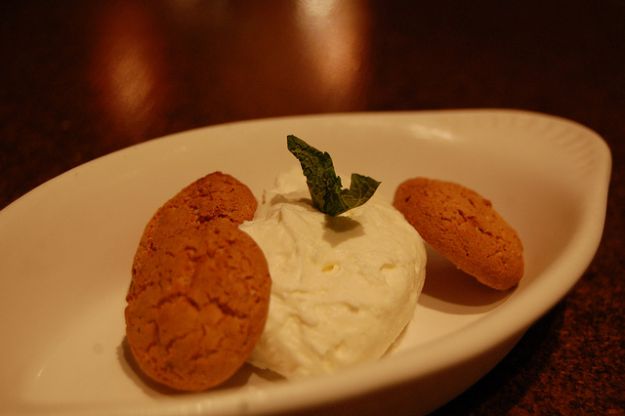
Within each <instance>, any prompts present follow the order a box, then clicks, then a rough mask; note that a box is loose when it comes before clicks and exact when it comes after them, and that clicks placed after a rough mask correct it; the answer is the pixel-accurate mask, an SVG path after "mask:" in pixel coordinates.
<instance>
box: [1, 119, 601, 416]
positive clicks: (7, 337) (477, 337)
mask: <svg viewBox="0 0 625 416" xmlns="http://www.w3.org/2000/svg"><path fill="white" fill-rule="evenodd" d="M287 134H295V135H297V136H299V137H301V138H303V139H305V140H306V141H308V142H309V143H311V144H312V145H313V146H315V147H317V148H320V149H322V150H326V151H328V152H329V153H330V154H331V155H332V156H333V159H334V162H335V166H337V169H338V170H340V171H343V172H358V173H362V174H366V175H369V176H372V177H374V178H376V179H378V180H381V181H382V183H383V184H382V186H381V187H380V189H379V191H378V192H380V193H381V194H382V196H384V197H387V198H388V200H389V201H390V200H391V198H392V195H393V192H394V190H395V187H396V186H397V185H398V184H399V183H400V182H401V181H403V180H405V179H407V178H410V177H415V176H429V177H434V178H439V179H445V180H452V181H456V182H459V183H462V184H464V185H466V186H468V187H471V188H473V189H475V190H477V191H478V192H480V193H481V194H483V195H484V196H486V197H488V198H489V199H491V201H492V202H493V204H494V206H495V208H496V209H497V210H498V211H499V212H500V213H501V214H502V215H503V216H504V217H505V218H506V219H507V220H508V222H510V223H511V224H512V225H513V226H514V227H515V228H516V229H517V231H518V232H519V234H520V236H521V239H522V240H523V242H524V246H525V260H526V272H525V277H524V279H523V281H522V283H521V284H520V286H519V287H518V288H517V289H515V290H514V291H512V292H510V293H505V294H501V293H496V292H493V291H490V290H488V289H485V288H482V287H481V286H479V285H478V284H477V283H474V282H473V280H471V279H469V278H468V277H467V276H465V275H463V274H462V273H460V272H458V271H457V270H455V269H454V268H453V267H451V266H450V265H449V263H447V262H446V261H445V260H442V259H440V258H439V257H438V256H437V255H436V254H435V253H430V257H429V258H428V262H429V264H428V270H427V273H428V276H427V278H426V285H425V289H424V292H423V294H422V296H421V298H420V301H419V305H418V307H417V310H416V312H415V316H414V319H413V321H412V322H411V324H410V325H409V327H408V328H407V330H406V331H405V333H404V334H403V335H402V337H401V338H400V340H399V341H398V343H397V345H396V346H395V348H394V349H393V350H392V351H390V353H389V354H388V355H387V356H385V357H384V358H383V359H381V360H379V361H377V362H372V363H366V364H362V365H359V366H355V367H353V368H349V369H345V370H343V371H340V372H337V373H336V374H333V375H331V376H323V377H314V378H309V379H304V380H298V381H284V380H275V379H272V377H268V376H267V375H265V374H263V373H260V372H255V371H253V370H251V369H249V368H245V369H243V370H242V371H241V372H240V373H239V374H238V375H237V376H236V377H235V378H234V379H233V380H232V381H231V382H229V383H228V384H227V385H226V386H224V387H222V388H219V389H217V390H214V391H208V392H205V393H200V394H183V395H172V394H167V393H165V392H163V391H162V390H160V389H158V388H156V387H154V386H153V385H151V384H150V383H149V382H146V381H145V380H143V379H142V378H141V377H140V376H138V375H137V373H136V372H135V371H134V370H133V369H132V368H131V366H130V365H129V364H128V361H127V360H126V355H125V349H124V344H123V340H124V319H123V308H124V305H125V302H124V296H125V293H126V290H127V288H128V284H129V280H130V267H131V264H132V258H133V255H134V251H135V248H136V245H137V243H138V241H139V238H140V236H141V233H142V231H143V227H144V226H145V224H146V222H147V221H148V219H149V218H150V216H151V215H152V214H153V213H154V211H155V210H156V209H157V208H158V207H159V206H160V205H161V204H162V203H163V202H164V201H166V200H167V199H168V198H169V197H171V196H172V195H174V194H175V193H176V192H177V191H178V190H180V189H181V188H182V187H183V186H185V185H186V184H188V183H190V182H191V181H193V180H194V179H196V178H198V177H200V176H203V175H205V174H207V173H209V172H212V171H215V170H221V171H224V172H227V173H230V174H232V175H234V176H235V177H237V178H239V179H240V180H241V181H243V182H244V183H246V184H247V185H248V186H250V188H251V189H252V190H253V191H254V192H255V194H256V195H257V197H260V195H261V192H262V189H264V188H267V187H269V186H270V185H271V184H272V181H273V179H274V177H275V176H276V175H277V174H278V173H280V172H283V171H286V170H288V169H289V168H291V167H293V166H295V165H296V164H297V161H296V160H295V159H294V158H293V156H292V155H290V154H289V153H288V151H287V150H286V135H287ZM610 168H611V156H610V152H609V149H608V147H607V146H606V144H605V143H604V142H603V140H601V138H600V137H599V136H598V135H597V134H595V133H594V132H592V131H590V130H589V129H587V128H585V127H583V126H581V125H579V124H576V123H574V122H571V121H568V120H564V119H560V118H556V117H552V116H547V115H542V114H537V113H529V112H523V111H512V110H467V111H464V110H457V111H432V112H403V113H352V114H337V115H316V116H303V117H287V118H277V119H268V120H259V121H246V122H240V123H232V124H225V125H220V126H214V127H207V128H202V129H197V130H192V131H188V132H184V133H179V134H174V135H171V136H167V137H164V138H161V139H156V140H152V141H149V142H146V143H143V144H140V145H137V146H133V147H130V148H127V149H124V150H121V151H118V152H116V153H113V154H110V155H107V156H105V157H102V158H99V159H97V160H94V161H92V162H89V163H86V164H84V165H82V166H79V167H77V168H75V169H72V170H70V171H69V172H67V173H65V174H63V175H61V176H59V177H57V178H55V179H53V180H51V181H49V182H47V183H45V184H43V185H42V186H40V187H38V188H37V189H35V190H33V191H31V192H29V193H28V194H26V195H25V196H23V197H22V198H20V199H18V200H17V201H15V202H14V203H12V204H11V205H9V206H8V207H6V208H5V209H4V210H2V211H1V212H0V293H2V297H3V301H2V302H1V303H0V333H2V334H3V337H4V342H2V344H0V367H1V368H2V372H1V373H0V412H1V413H11V414H39V413H41V414H46V413H54V414H84V413H94V414H137V413H141V414H148V415H183V414H215V415H227V414H242V413H243V414H259V413H267V412H281V411H289V412H293V411H297V410H305V409H310V408H311V407H317V406H325V407H324V409H325V410H326V411H332V410H333V411H345V410H346V409H347V410H358V409H360V411H362V410H363V409H366V410H367V411H368V412H372V413H375V411H376V409H378V411H379V410H382V409H384V410H386V411H389V410H390V409H393V408H396V409H404V410H409V412H410V414H419V413H426V412H428V411H431V410H433V409H435V408H436V407H438V406H440V405H442V404H443V403H445V402H447V401H448V400H450V399H451V398H453V397H454V396H455V395H457V394H459V393H460V392H462V391H463V390H464V389H466V388H467V387H468V386H469V385H471V384H472V383H473V382H475V381H476V380H477V379H478V378H479V377H481V376H482V375H483V374H485V373H486V372H487V371H489V370H490V369H491V368H492V367H493V366H494V365H495V364H496V363H497V362H498V361H499V360H500V359H501V358H502V357H503V356H504V355H505V354H506V353H507V352H508V351H509V350H510V348H512V346H513V345H514V343H515V342H516V341H517V340H518V339H519V337H520V336H521V335H522V334H523V333H524V332H525V330H526V329H527V328H528V327H529V326H530V325H531V324H532V323H533V322H534V321H535V320H536V319H538V318H539V317H540V316H541V315H542V314H544V313H545V312H546V311H547V310H548V309H549V308H550V307H552V306H553V305H554V304H555V303H556V302H557V301H558V300H560V299H561V298H562V297H563V296H564V295H565V294H566V292H567V291H568V290H569V289H570V288H571V287H572V286H573V284H574V283H575V282H576V281H577V280H578V279H579V277H580V276H581V275H582V273H583V272H584V270H585V269H586V267H587V266H588V264H589V263H590V261H591V259H592V257H593V256H594V253H595V251H596V249H597V247H598V244H599V241H600V237H601V233H602V230H603V223H604V217H605V209H606V198H607V189H608V183H609V176H610ZM337 402H338V404H333V403H337ZM395 413H398V412H397V411H395Z"/></svg>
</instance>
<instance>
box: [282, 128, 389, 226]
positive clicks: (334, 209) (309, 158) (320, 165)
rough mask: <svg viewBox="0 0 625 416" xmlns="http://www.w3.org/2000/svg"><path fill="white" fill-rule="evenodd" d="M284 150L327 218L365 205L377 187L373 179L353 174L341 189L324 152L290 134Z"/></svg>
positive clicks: (330, 161) (313, 199)
mask: <svg viewBox="0 0 625 416" xmlns="http://www.w3.org/2000/svg"><path fill="white" fill-rule="evenodd" d="M287 148H288V149H289V151H290V152H291V153H292V154H293V156H295V157H296V158H297V159H298V160H299V161H300V164H301V165H302V170H303V172H304V176H306V184H307V185H308V190H309V191H310V196H311V198H312V203H313V206H314V207H315V208H317V209H318V210H319V211H321V212H323V213H325V214H328V215H330V216H333V217H335V216H337V215H339V214H342V213H343V212H345V211H348V210H350V209H352V208H355V207H357V206H360V205H362V204H364V203H365V202H367V201H368V200H369V198H371V196H373V194H374V193H375V191H376V189H378V186H379V185H380V182H378V181H376V180H375V179H373V178H370V177H368V176H364V175H359V174H357V173H352V176H351V184H350V186H349V189H347V188H343V186H342V184H341V178H340V177H338V176H337V175H336V172H335V171H334V165H333V163H332V158H331V157H330V155H329V154H328V153H327V152H321V151H319V150H317V149H315V148H314V147H312V146H310V145H309V144H308V143H306V142H305V141H304V140H302V139H300V138H298V137H296V136H293V135H292V134H290V135H288V136H287Z"/></svg>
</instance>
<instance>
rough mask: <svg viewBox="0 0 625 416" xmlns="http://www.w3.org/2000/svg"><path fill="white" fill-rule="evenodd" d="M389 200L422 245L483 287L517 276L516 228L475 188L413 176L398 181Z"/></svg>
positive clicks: (500, 285)
mask: <svg viewBox="0 0 625 416" xmlns="http://www.w3.org/2000/svg"><path fill="white" fill-rule="evenodd" d="M393 205H394V206H395V208H397V209H398V210H399V211H400V212H401V213H402V214H404V217H405V218H406V220H407V221H408V222H409V223H410V224H412V226H413V227H414V228H415V229H416V230H417V231H418V232H419V234H421V236H422V237H423V239H424V240H425V241H427V242H428V244H430V245H431V246H432V247H433V248H434V249H435V250H437V251H438V252H439V253H440V254H442V255H443V256H445V257H447V258H448V259H449V260H450V261H451V262H452V263H454V264H455V265H456V266H457V267H458V268H460V269H461V270H463V271H464V272H466V273H468V274H470V275H472V276H473V277H475V278H476V279H477V280H478V281H479V282H481V283H483V284H485V285H486V286H489V287H491V288H494V289H499V290H506V289H509V288H511V287H514V286H515V285H516V284H518V282H519V280H520V279H521V277H522V276H523V268H524V266H523V245H522V243H521V240H520V239H519V237H518V235H517V233H516V231H515V230H514V229H513V228H512V227H511V226H510V225H508V223H506V221H505V220H504V219H503V218H502V217H501V216H500V215H499V214H498V213H497V212H496V211H495V209H494V208H493V206H492V204H491V202H490V201H489V200H487V199H485V198H483V197H482V196H480V195H479V194H477V193H476V192H475V191H473V190H471V189H468V188H466V187H464V186H462V185H458V184H456V183H452V182H445V181H440V180H435V179H428V178H414V179H409V180H407V181H405V182H404V183H402V184H401V185H399V187H398V188H397V190H396V192H395V198H394V201H393Z"/></svg>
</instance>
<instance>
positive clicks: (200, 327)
mask: <svg viewBox="0 0 625 416" xmlns="http://www.w3.org/2000/svg"><path fill="white" fill-rule="evenodd" d="M211 175H212V176H211ZM211 175H208V176H207V177H204V178H202V179H200V180H199V181H196V182H194V183H193V184H191V185H189V186H188V187H186V188H185V189H183V190H182V191H181V192H180V193H178V194H177V195H176V196H175V197H174V198H172V199H171V200H169V201H167V203H165V205H163V207H161V208H160V209H159V210H158V211H157V212H156V214H155V215H154V216H153V217H152V219H151V220H150V222H149V223H148V225H147V226H146V229H145V231H144V234H143V236H142V239H141V242H140V244H139V247H138V249H137V252H136V254H135V258H134V263H133V269H132V281H131V285H130V288H129V290H128V294H127V297H126V300H127V303H128V304H127V307H126V310H125V318H126V336H127V339H128V345H129V346H130V350H131V352H132V354H133V357H134V358H135V360H136V362H137V364H138V365H139V367H140V368H141V369H142V371H143V372H144V373H145V374H147V375H148V376H149V377H150V378H152V379H154V380H155V381H157V382H159V383H161V384H164V385H166V386H169V387H171V388H174V389H176V390H184V391H199V390H205V389H207V388H210V387H214V386H216V385H218V384H220V383H221V382H223V381H225V380H226V379H228V378H229V377H230V376H231V375H232V374H234V373H235V372H236V371H237V370H238V369H239V368H240V367H241V365H243V363H244V362H245V361H246V360H247V358H248V356H249V355H250V354H251V352H252V350H253V348H254V346H255V344H256V342H257V341H258V338H259V337H260V335H261V333H262V330H263V328H264V324H265V320H266V318H267V312H268V306H269V293H270V286H271V280H270V277H269V270H268V266H267V262H266V260H265V257H264V254H263V252H262V251H261V249H260V248H259V247H258V245H257V244H256V243H255V242H254V240H253V239H252V238H251V237H249V236H248V235H247V234H246V233H244V232H243V231H241V230H239V228H238V223H240V222H242V221H243V220H244V219H251V217H252V216H253V213H254V210H255V208H256V205H255V204H256V201H255V199H254V198H253V196H252V194H251V192H249V190H247V188H246V187H245V185H243V184H241V183H239V182H238V181H236V179H234V178H232V177H230V176H228V175H223V174H220V173H216V174H211ZM217 182H222V183H219V184H218V183H217ZM224 195H225V196H224ZM241 195H243V197H241ZM250 197H251V200H253V208H252V209H250V208H249V207H247V208H246V207H243V205H244V204H249V203H250Z"/></svg>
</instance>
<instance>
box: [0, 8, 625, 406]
mask: <svg viewBox="0 0 625 416" xmlns="http://www.w3.org/2000/svg"><path fill="white" fill-rule="evenodd" d="M0 57H1V64H0V208H3V207H4V206H6V205H8V204H9V203H11V202H12V201H14V200H15V199H17V198H18V197H20V196H21V195H23V194H24V193H26V192H28V191H29V190H31V189H33V188H35V187H36V186H38V185H40V184H41V183H43V182H45V181H46V180H48V179H50V178H53V177H54V176H57V175H58V174H60V173H62V172H65V171H67V170H68V169H70V168H72V167H75V166H77V165H79V164H81V163H84V162H86V161H89V160H92V159H94V158H97V157H99V156H102V155H104V154H107V153H110V152H112V151H114V150H117V149H121V148H124V147H127V146H130V145H132V144H135V143H139V142H142V141H145V140H149V139H152V138H156V137H159V136H163V135H166V134H169V133H173V132H178V131H183V130H187V129H191V128H195V127H201V126H207V125H212V124H218V123H224V122H232V121H237V120H244V119H254V118H264V117H273V116H284V115H296V114H310V113H330V112H348V111H394V110H422V109H427V110H433V109H434V110H436V109H449V108H494V107H497V108H500V107H504V108H516V109H525V110H532V111H538V112H544V113H549V114H553V115H558V116H562V117H566V118H570V119H573V120H575V121H577V122H579V123H582V124H584V125H586V126H588V127H590V128H591V129H593V130H595V131H596V132H598V133H599V134H600V135H601V136H602V137H604V138H605V140H606V141H607V142H608V144H609V145H610V147H611V150H612V155H613V159H614V169H613V177H612V184H611V187H610V200H609V204H608V214H607V225H606V232H605V235H604V239H603V242H602V245H601V247H600V249H599V252H598V254H597V257H596V258H595V261H594V262H593V263H592V265H591V267H590V268H589V270H588V271H587V273H586V274H585V275H584V277H583V279H582V280H581V281H580V283H579V284H578V285H577V286H576V287H575V289H574V290H573V292H572V293H571V294H570V295H569V296H568V297H567V298H566V299H565V300H563V301H562V302H561V303H560V304H559V305H558V306H556V307H555V309H554V310H552V311H551V312H550V313H549V314H548V315H547V316H546V317H545V318H543V319H542V320H541V321H539V322H538V323H537V324H536V325H535V326H534V327H532V329H531V330H530V331H529V333H528V334H527V335H526V336H525V337H524V338H523V339H522V341H521V343H520V344H519V345H518V346H517V347H516V348H515V349H514V350H513V351H512V353H511V354H510V355H509V356H508V357H507V358H506V359H505V360H504V361H503V362H502V363H501V364H500V365H499V366H498V367H497V368H496V369H495V370H494V371H492V372H491V373H489V374H488V375H487V376H486V377H485V378H484V379H483V380H481V381H480V382H479V383H478V384H476V385H475V386H474V387H472V388H471V389H470V390H469V391H467V392H466V393H465V394H463V395H462V396H460V397H459V398H458V399H456V400H455V401H454V402H452V403H450V404H448V405H447V406H446V407H445V408H443V409H441V410H440V411H439V414H476V415H477V414H479V415H486V414H489V415H490V414H493V415H499V414H519V415H524V414H610V415H623V414H625V410H623V409H625V398H624V396H623V391H624V390H625V376H624V374H625V363H624V359H623V356H624V355H625V338H624V336H623V333H624V332H625V312H624V311H625V304H624V303H625V302H624V301H623V299H625V296H624V295H623V292H624V291H625V283H624V282H623V276H624V274H625V264H624V261H623V259H622V253H623V252H624V251H625V244H624V243H623V241H622V237H621V236H622V235H623V232H624V231H625V225H624V222H623V218H622V217H623V213H624V212H625V178H624V176H625V168H624V167H623V166H624V163H625V2H624V1H622V0H603V1H599V2H593V1H584V0H571V1H568V2H543V1H535V0H529V1H523V2H520V1H509V2H502V1H495V0H492V1H488V0H477V1H472V2H459V1H448V0H442V1H431V2H419V1H381V0H380V1H349V0H345V1H339V0H298V1H295V0H293V1H234V0H230V1H228V0H207V1H200V0H154V1H147V0H146V1H134V0H129V1H100V2H96V1H88V0H83V1H55V2H51V1H36V0H32V1H17V0H3V1H2V3H1V4H0ZM402 406H407V407H404V409H406V408H408V409H409V400H408V402H407V403H405V404H402ZM391 407H392V406H391Z"/></svg>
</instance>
